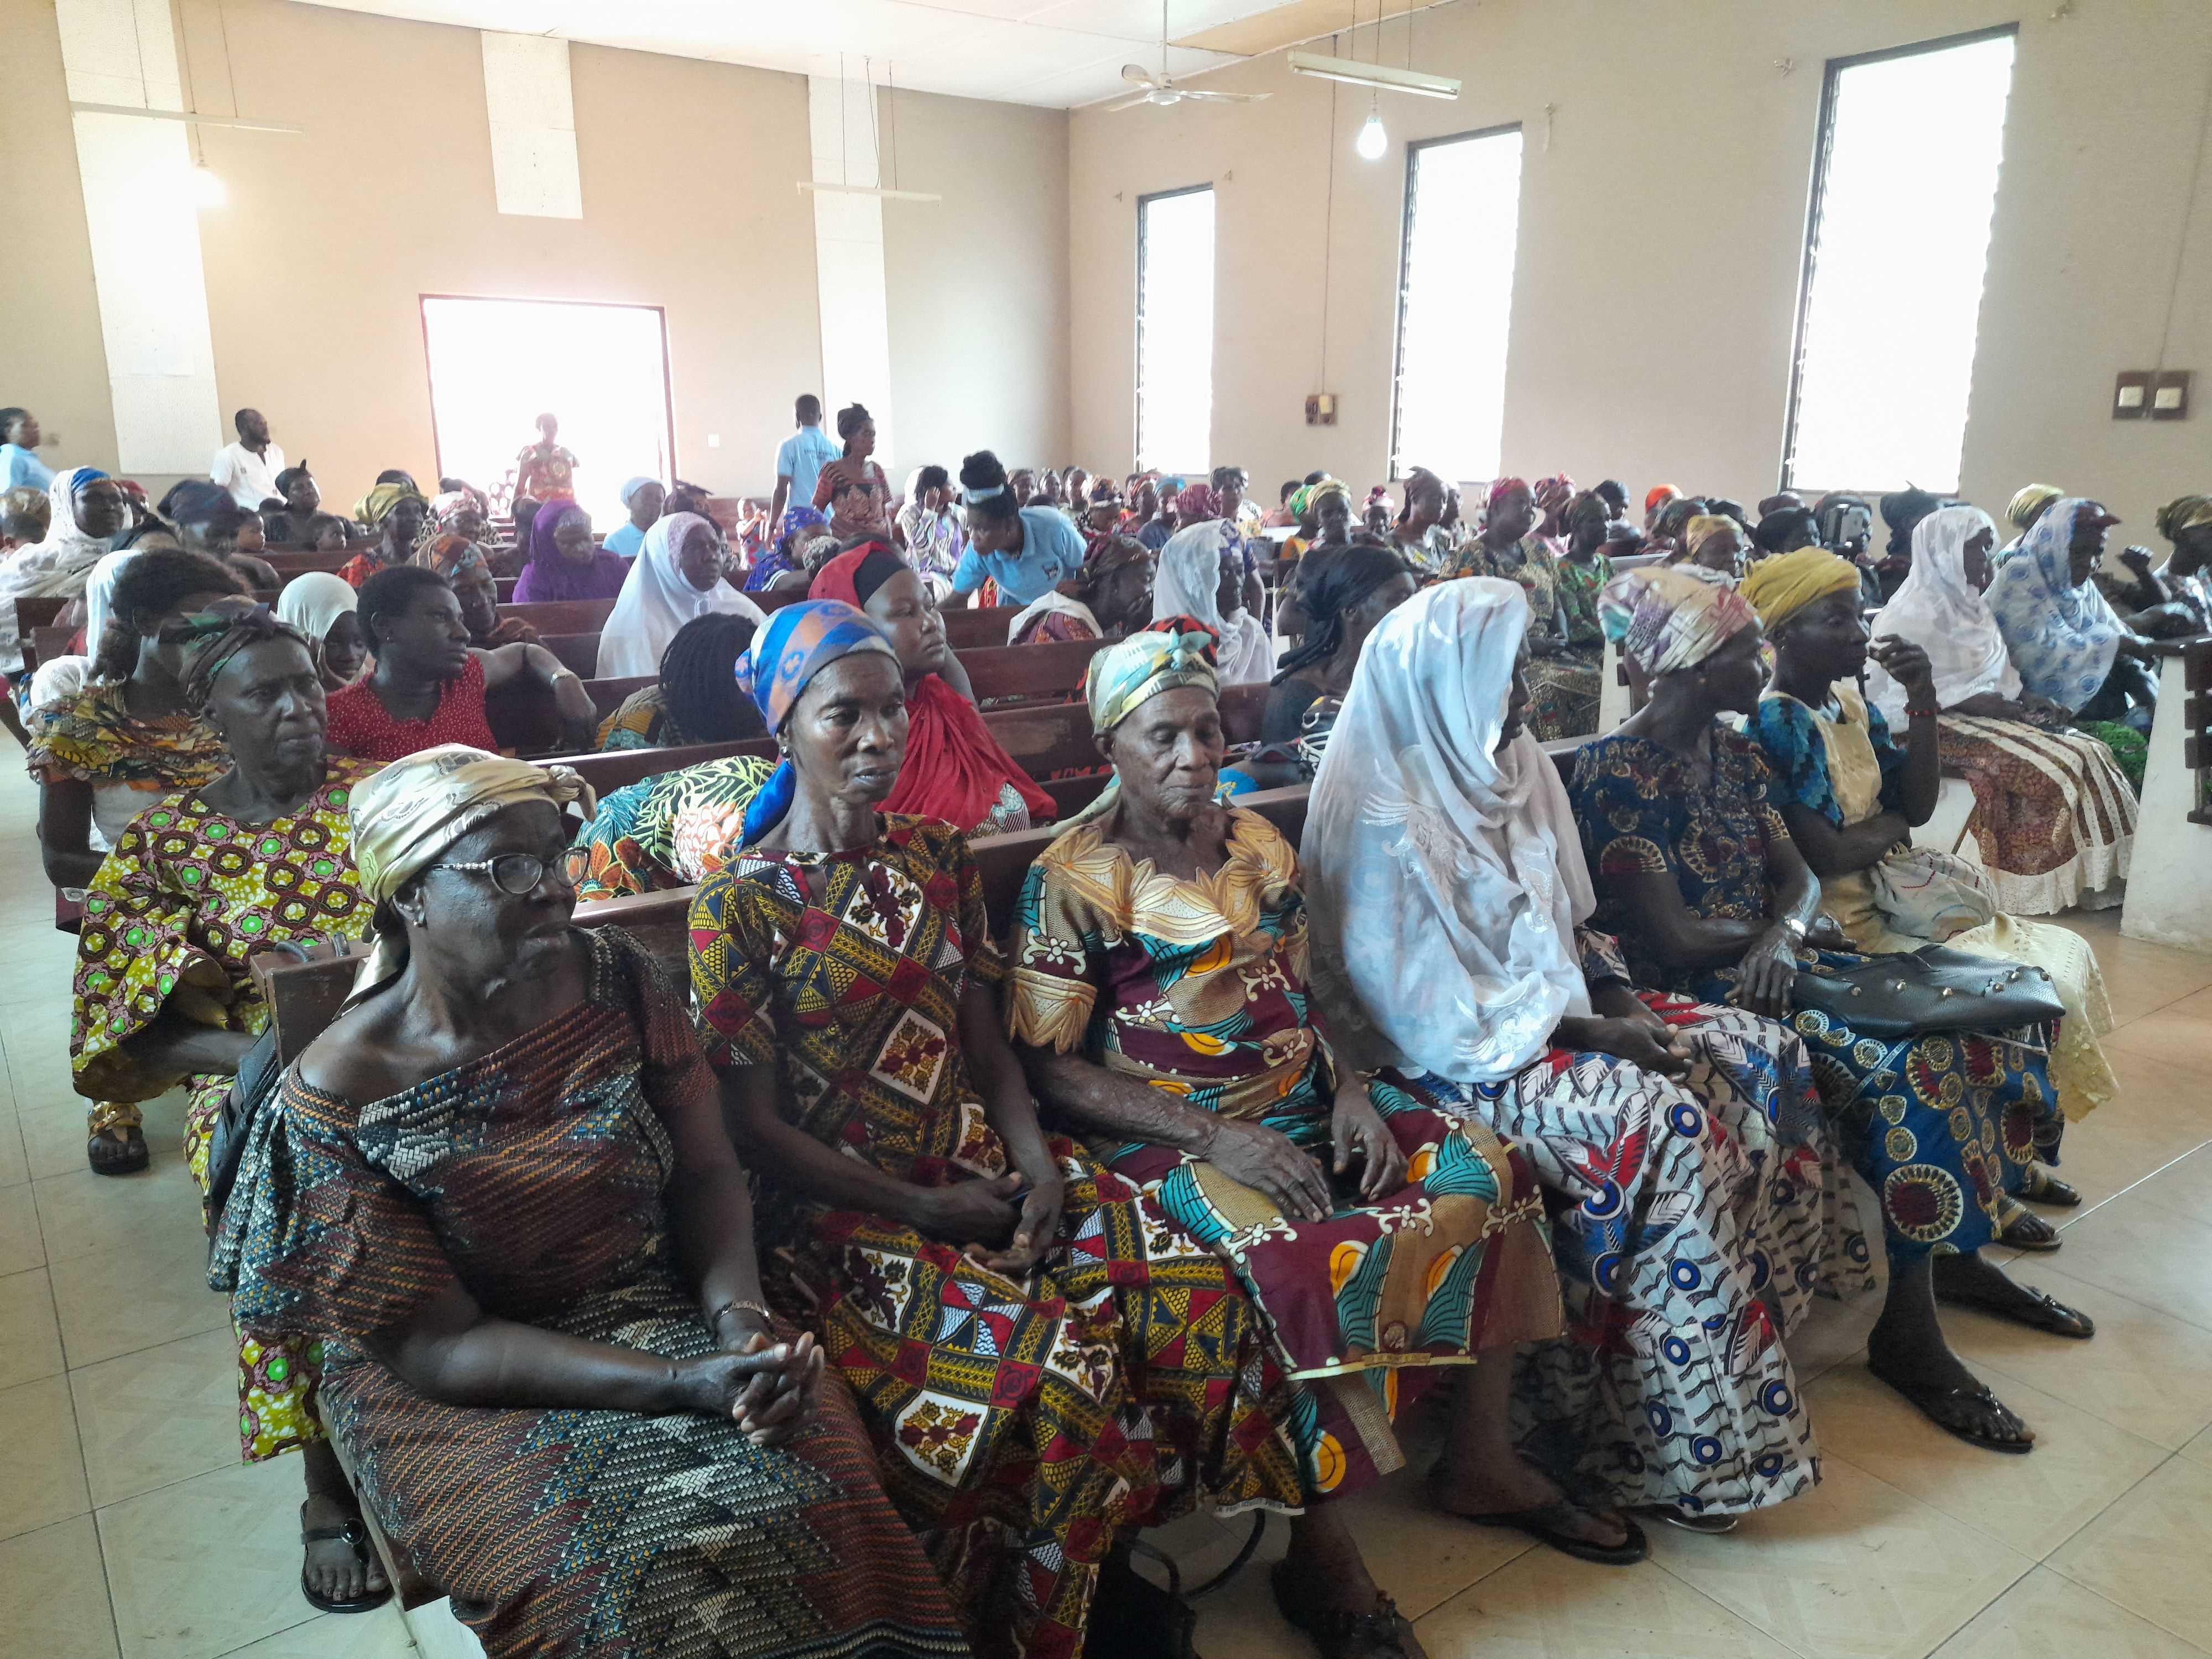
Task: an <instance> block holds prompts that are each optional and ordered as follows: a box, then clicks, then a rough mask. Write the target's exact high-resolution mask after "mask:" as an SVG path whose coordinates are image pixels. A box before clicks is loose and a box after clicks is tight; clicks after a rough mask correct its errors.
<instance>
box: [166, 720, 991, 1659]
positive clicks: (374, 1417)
mask: <svg viewBox="0 0 2212 1659" xmlns="http://www.w3.org/2000/svg"><path fill="white" fill-rule="evenodd" d="M579 787H580V786H579V785H577V783H576V782H575V781H574V775H573V774H563V773H559V772H555V773H547V772H544V771H541V770H539V769H538V768H536V767H532V766H529V765H526V764H525V763H520V762H517V761H509V760H502V759H501V758H500V757H497V756H495V755H489V754H486V753H484V752H483V751H482V750H472V749H466V748H463V747H460V746H459V745H450V746H446V747H441V748H439V749H435V750H428V751H425V752H424V753H422V754H420V755H417V756H415V757H410V758H409V759H407V760H404V761H401V762H398V763H395V764H393V765H392V766H391V767H389V768H386V769H385V770H384V771H383V772H382V773H381V774H380V775H377V776H376V777H374V778H373V779H371V780H369V781H368V782H367V783H365V784H363V785H362V787H360V788H359V789H358V790H356V793H355V797H354V801H353V807H352V818H353V831H354V846H355V848H356V856H357V859H358V861H359V866H360V872H361V876H360V880H361V891H362V898H363V899H364V900H365V901H366V902H368V904H370V905H373V906H374V914H375V916H376V933H377V948H376V952H375V954H374V957H372V958H371V960H370V962H369V963H368V970H367V972H366V974H365V975H364V979H365V981H366V983H367V985H368V988H367V989H366V990H364V991H363V992H362V993H361V994H358V995H357V996H356V998H355V999H354V1001H353V1003H352V1005H351V1006H350V1007H349V1010H348V1011H347V1012H343V1013H342V1014H341V1016H340V1017H339V1018H338V1019H337V1021H336V1022H334V1023H333V1024H331V1026H330V1028H329V1029H328V1030H325V1031H324V1032H323V1033H322V1034H321V1035H320V1036H319V1037H317V1038H316V1040H315V1041H314V1042H313V1043H311V1044H310V1045H309V1046H308V1048H307V1051H306V1053H305V1054H302V1055H301V1057H300V1059H299V1060H298V1061H297V1062H296V1063H295V1066H293V1067H292V1068H291V1069H290V1071H289V1073H287V1074H286V1076H285V1079H284V1080H283V1085H282V1087H283V1093H282V1096H281V1097H280V1101H279V1103H278V1104H277V1106H276V1107H274V1108H271V1109H264V1110H263V1111H261V1112H260V1113H258V1115H256V1117H255V1118H254V1120H253V1121H252V1126H251V1128H250V1130H249V1133H248V1139H247V1143H246V1147H245V1149H244V1152H243V1153H242V1156H241V1158H240V1164H239V1175H238V1181H237V1184H236V1186H235V1187H234V1189H233V1191H232V1194H231V1197H230V1201H229V1203H228V1206H226V1208H225V1210H224V1212H223V1217H222V1226H221V1228H220V1230H219V1231H218V1233H217V1236H216V1247H215V1250H214V1252H213V1255H212V1259H211V1264H210V1278H211V1279H213V1280H214V1281H215V1283H216V1285H217V1287H218V1288H220V1289H225V1290H228V1291H231V1292H232V1299H233V1307H234V1310H235V1311H236V1314H237V1316H238V1318H239V1320H240V1323H241V1324H242V1325H244V1326H245V1327H246V1328H249V1329H252V1330H254V1331H256V1332H258V1333H261V1334H264V1336H267V1337H270V1338H274V1337H276V1336H280V1335H281V1336H284V1337H287V1338H289V1339H290V1340H312V1341H316V1342H319V1343H321V1344H322V1345H323V1346H324V1347H325V1355H326V1358H325V1375H324V1381H323V1398H324V1401H325V1405H326V1407H327V1408H328V1411H329V1414H330V1421H331V1429H332V1431H333V1433H334V1434H336V1435H337V1437H339V1438H340V1439H341V1440H342V1441H343V1443H344V1444H345V1445H346V1447H347V1449H348V1451H349V1454H350V1457H351V1461H352V1463H353V1467H354V1468H356V1470H357V1471H358V1472H359V1474H360V1478H361V1481H362V1497H363V1498H364V1499H365V1500H366V1501H367V1502H368V1504H371V1505H372V1506H373V1507H374V1510H375V1512H376V1515H377V1518H378V1521H379V1522H380V1524H381V1525H383V1526H384V1527H386V1528H388V1529H389V1531H390V1533H391V1534H392V1537H393V1538H394V1540H395V1541H397V1542H398V1544H399V1545H400V1546H401V1547H403V1548H404V1549H405V1550H406V1552H407V1553H408V1554H409V1556H410V1559H412V1560H413V1561H414V1562H415V1564H416V1565H417V1566H418V1567H419V1568H420V1569H421V1570H422V1572H423V1573H424V1574H425V1576H426V1577H428V1578H429V1579H430V1580H431V1582H433V1583H435V1584H436V1585H437V1586H438V1587H439V1588H440V1589H442V1590H444V1591H446V1592H447V1594H448V1595H451V1596H452V1598H453V1607H454V1610H455V1612H456V1613H458V1614H459V1616H460V1617H461V1618H462V1620H464V1621H465V1622H466V1623H467V1624H468V1625H469V1626H471V1628H472V1629H474V1630H475V1631H476V1632H477V1635H478V1636H479V1637H480V1638H482V1640H483V1644H484V1647H485V1650H487V1651H488V1652H489V1653H490V1654H492V1655H494V1656H501V1655H522V1654H549V1653H562V1654H577V1655H585V1656H605V1659H617V1656H620V1659H647V1656H662V1659H679V1656H680V1659H719V1656H728V1659H736V1656H740V1655H743V1656H758V1655H763V1654H769V1653H802V1652H803V1653H807V1654H823V1655H837V1656H859V1655H870V1656H873V1655H878V1654H880V1655H884V1656H885V1659H892V1656H898V1659H908V1656H912V1659H921V1656H936V1655H947V1656H949V1655H954V1654H962V1653H965V1652H966V1651H967V1647H966V1644H965V1643H964V1642H963V1640H962V1638H961V1637H960V1633H959V1629H958V1626H957V1624H956V1623H955V1621H954V1620H953V1618H952V1614H951V1607H950V1606H949V1605H948V1604H947V1602H946V1601H945V1595H944V1592H943V1589H942V1587H941V1586H940V1585H939V1583H937V1582H936V1579H935V1577H934V1575H933V1573H932V1572H931V1571H930V1568H929V1564H928V1562H927V1559H926V1558H925V1557H924V1556H923V1554H922V1553H921V1549H920V1547H918V1546H917V1545H916V1544H915V1541H914V1539H913V1537H912V1535H911V1534H909V1533H908V1532H907V1530H906V1529H905V1528H904V1527H903V1526H902V1524H901V1523H900V1522H899V1520H898V1517H897V1516H896V1515H895V1514H894V1513H893V1512H892V1510H891V1509H890V1505H889V1504H886V1503H885V1502H884V1496H883V1492H882V1488H881V1487H880V1486H879V1485H878V1482H877V1480H876V1479H875V1474H874V1469H873V1466H872V1457H871V1455H870V1449H869V1446H868V1443H867V1440H866V1435H865V1434H864V1433H863V1431H861V1429H860V1424H859V1422H858V1420H857V1419H855V1417H854V1414H853V1408H852V1402H851V1401H850V1400H849V1399H848V1398H847V1397H846V1396H845V1395H844V1394H843V1393H842V1389H838V1388H837V1387H836V1385H834V1384H831V1385H829V1386H828V1387H826V1388H825V1386H824V1384H823V1365H822V1357H821V1354H820V1352H819V1350H818V1349H817V1348H816V1347H815V1346H814V1344H813V1341H812V1340H811V1338H810V1337H807V1336H805V1335H804V1334H800V1333H799V1332H798V1331H796V1330H795V1329H794V1328H792V1327H791V1326H789V1325H787V1324H785V1323H782V1322H779V1321H777V1320H775V1318H774V1317H773V1316H770V1315H769V1312H768V1310H767V1309H766V1307H765V1305H764V1304H763V1301H762V1297H761V1291H760V1278H759V1273H758V1268H757V1263H756V1261H755V1257H754V1253H753V1245H752V1237H751V1215H750V1206H749V1204H748V1201H747V1198H746V1193H745V1176H744V1171H743V1170H741V1169H740V1168H739V1167H738V1163H737V1160H736V1158H734V1157H733V1156H732V1152H731V1149H730V1145H729V1141H728V1139H727V1138H726V1135H725V1134H724V1133H723V1131H722V1127H721V1124H720V1118H719V1116H718V1114H717V1111H716V1100H715V1088H714V1076H713V1073H710V1072H709V1071H708V1068H707V1066H706V1063H705V1060H704V1058H703V1056H702V1054H701V1053H700V1049H699V1042H698V1038H697V1036H696V1034H695V1033H694V1032H693V1030H691V1026H690V1021H689V1019H688V1018H686V1016H685V1014H684V1006H683V1002H682V1000H681V997H680V995H679V994H678V992H677V991H676V989H675V988H674V987H671V986H670V985H669V984H668V983H667V981H665V979H664V978H662V976H661V975H660V974H659V970H658V969H656V968H655V967H654V966H653V963H651V962H650V960H649V959H647V957H645V956H644V955H643V954H642V953H641V951H639V950H638V948H637V947H636V945H634V944H633V943H631V942H630V941H629V939H627V938H626V937H625V936H624V935H623V934H621V933H617V932H616V931H614V930H612V929H605V930H601V931H599V932H598V933H592V934H586V933H582V932H580V930H578V929H575V928H574V927H571V926H570V925H569V910H570V907H571V905H572V904H573V902H574V896H573V893H572V890H571V889H570V888H569V886H568V881H567V879H566V877H567V873H568V871H567V865H568V855H569V852H570V849H568V848H566V846H565V842H566V836H565V833H564V831H563V829H562V822H561V808H562V805H564V804H565V803H567V802H568V800H570V799H573V798H574V796H575V794H576V793H577V791H578V788H579Z"/></svg>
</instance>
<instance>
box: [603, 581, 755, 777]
mask: <svg viewBox="0 0 2212 1659" xmlns="http://www.w3.org/2000/svg"><path fill="white" fill-rule="evenodd" d="M755 626H756V624H755V623H754V622H753V619H752V618H751V617H748V616H745V615H744V614H743V613H741V612H738V611H708V613H707V614H706V615H705V616H703V617H694V618H692V620H691V621H690V622H688V623H684V626H683V627H682V628H680V629H678V630H677V632H676V637H675V638H674V639H672V640H671V641H669V642H668V649H667V650H665V651H664V652H663V653H661V656H660V678H659V679H658V680H657V681H655V682H654V683H653V684H651V685H648V686H646V687H643V688H642V689H641V690H636V691H633V692H631V693H630V694H629V696H627V697H625V698H624V699H623V704H622V707H621V708H617V709H616V710H615V712H614V713H613V714H610V715H608V716H607V717H606V719H605V720H604V721H602V722H601V723H600V726H599V741H598V742H597V743H596V744H594V745H593V746H594V747H595V748H596V749H597V750H599V752H600V753H602V754H604V753H605V752H606V751H607V750H612V749H680V748H682V747H684V745H685V744H695V743H740V742H743V741H744V740H745V739H747V738H764V737H766V736H768V728H767V727H766V726H763V725H762V724H761V721H760V716H759V714H757V712H756V711H755V709H754V708H753V705H752V700H751V699H750V698H749V697H747V696H744V694H743V693H742V692H740V691H739V690H738V683H737V679H736V678H735V676H736V673H737V666H738V658H739V657H742V656H743V655H744V653H746V652H747V651H748V650H750V648H751V647H752V642H753V631H754V628H755Z"/></svg>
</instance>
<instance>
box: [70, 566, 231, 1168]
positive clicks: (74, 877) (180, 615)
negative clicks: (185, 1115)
mask: <svg viewBox="0 0 2212 1659" xmlns="http://www.w3.org/2000/svg"><path fill="white" fill-rule="evenodd" d="M239 590H240V583H239V580H238V579H237V578H236V577H234V576H233V575H232V574H230V573H229V572H228V570H226V569H224V568H223V567H222V565H221V564H219V563H218V562H216V561H215V560H213V559H210V558H209V557H207V556H205V555H204V554H199V553H185V552H182V551H179V552H171V553H143V554H137V555H134V556H131V560H130V562H129V564H128V565H126V566H125V568H124V569H123V572H122V574H120V575H119V576H118V578H117V579H116V581H115V587H114V595H113V598H112V600H111V602H110V615H111V620H109V621H108V622H107V623H106V626H105V627H104V629H103V633H104V635H105V638H104V639H103V640H102V641H100V645H99V647H98V653H99V654H98V655H97V656H96V658H95V659H94V661H93V664H92V672H93V678H92V679H91V681H90V682H89V683H88V684H86V685H85V686H84V687H83V688H82V690H78V691H77V692H76V693H75V694H74V695H73V696H69V697H67V698H65V699H64V700H63V701H62V702H58V703H56V704H53V705H52V706H50V707H48V708H44V709H41V710H40V712H39V717H38V720H37V722H36V725H35V727H34V729H33V732H32V738H31V744H30V750H29V754H28V756H27V764H28V766H29V768H30V773H31V775H32V776H33V778H35V779H37V780H38V781H39V786H40V787H39V848H40V854H41V855H42V856H43V858H44V860H45V865H46V878H47V879H48V880H50V881H52V883H53V884H54V885H55V886H57V887H85V886H88V885H89V884H91V882H92V880H93V878H94V876H95V875H96V874H97V873H98V872H99V870H100V861H101V860H102V859H104V858H105V857H106V855H107V853H108V850H109V849H110V848H112V847H114V846H115V845H116V844H117V842H118V841H119V840H120V839H121V838H122V836H123V833H124V831H125V829H126V828H127V827H128V826H129V824H130V823H131V819H133V818H135V817H137V816H138V814H139V812H140V811H142V810H143V809H144V808H146V807H148V806H150V805H154V804H155V802H157V801H159V800H160V799H161V797H163V796H164V795H167V794H169V793H172V792H173V791H175V790H178V789H182V788H186V787H193V786H197V785H199V784H204V783H208V782H210V781H213V780H214V779H215V778H216V777H218V776H220V775H222V773H223V771H224V770H226V769H228V766H229V764H230V757H229V756H228V753H227V752H226V751H225V750H224V747H223V743H222V738H219V737H217V736H216V733H215V732H214V731H213V729H212V728H210V726H209V725H208V723H207V722H206V721H205V720H204V719H202V718H201V716H200V715H199V714H198V713H197V711H196V710H194V709H192V708H189V707H188V706H187V700H186V698H185V690H184V686H183V683H182V681H181V678H180V671H181V668H182V663H183V658H184V655H185V649H186V642H185V634H186V633H187V631H188V629H187V624H186V623H185V618H186V617H189V616H191V615H193V614H195V613H197V612H199V611H204V610H205V609H206V608H207V607H208V606H209V605H212V604H214V603H215V602H216V600H218V599H225V598H235V597H237V595H238V593H239ZM85 1133H86V1137H87V1138H86V1142H85V1156H86V1158H87V1159H88V1161H89V1163H90V1164H91V1165H92V1169H93V1171H94V1173H95V1174H97V1175H131V1174H135V1173H136V1172H137V1171H138V1170H143V1169H144V1168H145V1167H146V1162H147V1154H146V1138H145V1133H144V1130H143V1127H142V1122H141V1118H140V1115H139V1111H138V1105H137V1102H136V1101H128V1100H103V1101H100V1102H97V1103H94V1106H93V1108H92V1109H91V1111H90V1112H89V1113H88V1115H87V1121H86V1131H85Z"/></svg>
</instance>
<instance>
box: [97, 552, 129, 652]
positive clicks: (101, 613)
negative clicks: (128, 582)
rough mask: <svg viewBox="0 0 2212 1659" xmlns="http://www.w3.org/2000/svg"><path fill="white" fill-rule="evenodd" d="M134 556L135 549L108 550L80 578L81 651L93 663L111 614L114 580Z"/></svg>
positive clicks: (113, 605)
mask: <svg viewBox="0 0 2212 1659" xmlns="http://www.w3.org/2000/svg"><path fill="white" fill-rule="evenodd" d="M137 556H138V555H137V551H136V550H128V551H125V552H122V553H111V554H109V555H108V556H106V558H104V559H102V560H101V561H100V562H99V563H98V564H96V565H94V566H93V568H92V574H90V575H88V576H87V577H86V578H85V579H84V654H85V655H86V656H88V657H89V658H91V659H93V660H94V662H97V661H99V660H100V635H101V634H103V633H105V632H106V629H107V620H108V618H109V617H112V616H113V615H114V614H115V579H116V578H117V577H118V576H120V575H121V574H123V567H124V566H125V565H126V564H129V563H130V562H131V560H133V559H135V558H137Z"/></svg>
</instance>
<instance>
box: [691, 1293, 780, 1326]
mask: <svg viewBox="0 0 2212 1659" xmlns="http://www.w3.org/2000/svg"><path fill="white" fill-rule="evenodd" d="M733 1313H749V1314H757V1315H759V1316H760V1322H761V1323H762V1324H763V1325H765V1326H768V1327H769V1328H774V1326H775V1315H774V1314H771V1313H770V1312H769V1310H767V1309H766V1308H763V1307H762V1306H761V1304H759V1303H757V1302H751V1301H744V1300H738V1299H732V1300H731V1301H728V1302H725V1303H724V1304H722V1305H721V1306H720V1307H719V1308H717V1309H715V1310H714V1312H712V1313H710V1314H708V1316H707V1328H708V1330H710V1331H712V1330H718V1329H720V1328H721V1323H722V1321H723V1320H724V1319H725V1318H726V1317H727V1316H730V1315H731V1314H733Z"/></svg>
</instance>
